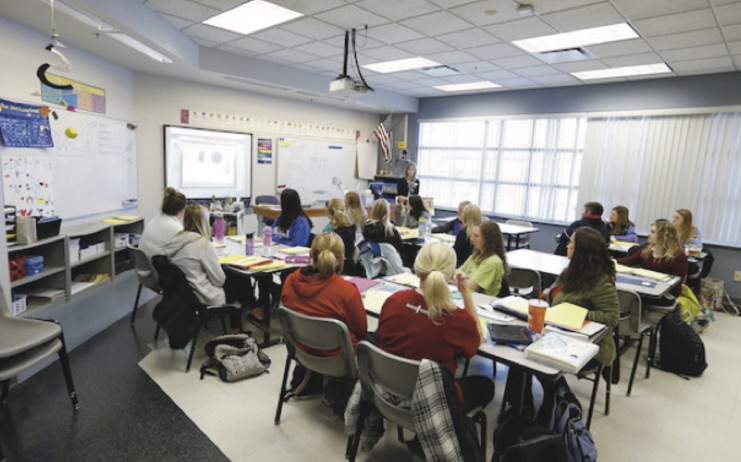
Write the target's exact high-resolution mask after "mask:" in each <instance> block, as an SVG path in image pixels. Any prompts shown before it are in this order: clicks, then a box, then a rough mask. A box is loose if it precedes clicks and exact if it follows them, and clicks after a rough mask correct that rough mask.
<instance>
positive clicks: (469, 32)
mask: <svg viewBox="0 0 741 462" xmlns="http://www.w3.org/2000/svg"><path fill="white" fill-rule="evenodd" d="M435 38H436V39H438V40H440V41H441V42H443V43H446V44H448V45H450V46H452V47H455V48H459V49H461V50H465V49H467V48H476V47H480V46H486V45H491V44H492V43H498V42H501V40H499V39H498V38H496V37H494V36H493V35H491V34H489V33H487V32H485V31H483V30H481V29H466V30H462V31H458V32H453V33H450V34H444V35H438V36H436V37H435Z"/></svg>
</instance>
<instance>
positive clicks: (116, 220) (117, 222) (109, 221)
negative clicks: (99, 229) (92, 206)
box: [103, 218, 126, 225]
mask: <svg viewBox="0 0 741 462" xmlns="http://www.w3.org/2000/svg"><path fill="white" fill-rule="evenodd" d="M103 223H111V224H114V225H120V224H121V223H126V220H119V219H117V218H106V219H105V220H103Z"/></svg>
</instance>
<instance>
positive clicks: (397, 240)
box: [363, 199, 403, 254]
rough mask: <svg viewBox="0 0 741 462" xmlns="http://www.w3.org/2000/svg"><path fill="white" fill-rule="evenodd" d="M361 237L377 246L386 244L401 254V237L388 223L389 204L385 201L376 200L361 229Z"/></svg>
mask: <svg viewBox="0 0 741 462" xmlns="http://www.w3.org/2000/svg"><path fill="white" fill-rule="evenodd" d="M363 237H364V238H366V239H368V240H369V241H373V242H377V243H379V244H380V243H383V242H387V243H389V244H391V245H393V246H394V248H396V250H397V251H398V252H399V254H401V252H402V250H403V243H402V241H401V235H400V234H399V231H398V230H397V229H396V228H394V225H392V224H391V222H390V221H389V203H388V202H386V201H385V200H383V199H378V200H377V201H375V202H374V203H373V208H371V216H370V219H369V220H368V223H366V224H365V229H363Z"/></svg>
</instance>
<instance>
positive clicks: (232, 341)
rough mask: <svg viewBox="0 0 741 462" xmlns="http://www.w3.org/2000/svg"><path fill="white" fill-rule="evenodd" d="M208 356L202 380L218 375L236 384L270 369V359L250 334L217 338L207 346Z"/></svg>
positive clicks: (202, 368)
mask: <svg viewBox="0 0 741 462" xmlns="http://www.w3.org/2000/svg"><path fill="white" fill-rule="evenodd" d="M206 354H208V355H209V359H208V360H206V362H205V363H203V366H201V380H203V376H204V375H217V374H218V376H219V378H221V380H223V381H224V382H236V381H238V380H242V379H246V378H248V377H253V376H256V375H260V374H262V373H263V372H266V371H267V370H268V368H269V367H270V358H269V357H268V355H266V354H265V353H263V352H262V351H260V349H259V348H258V346H257V341H256V340H255V339H254V338H253V337H251V336H250V335H249V334H232V335H222V336H219V337H216V338H214V339H213V340H211V341H210V342H208V343H207V344H206Z"/></svg>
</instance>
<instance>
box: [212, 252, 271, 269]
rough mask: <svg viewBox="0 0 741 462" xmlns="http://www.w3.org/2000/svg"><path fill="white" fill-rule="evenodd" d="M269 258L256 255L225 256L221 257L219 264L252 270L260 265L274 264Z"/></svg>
mask: <svg viewBox="0 0 741 462" xmlns="http://www.w3.org/2000/svg"><path fill="white" fill-rule="evenodd" d="M272 261H273V260H271V259H269V258H263V257H258V256H256V255H250V256H246V255H236V254H234V255H224V256H223V257H219V263H221V264H222V265H229V266H236V267H237V268H252V267H255V266H259V265H265V264H267V263H272Z"/></svg>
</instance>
